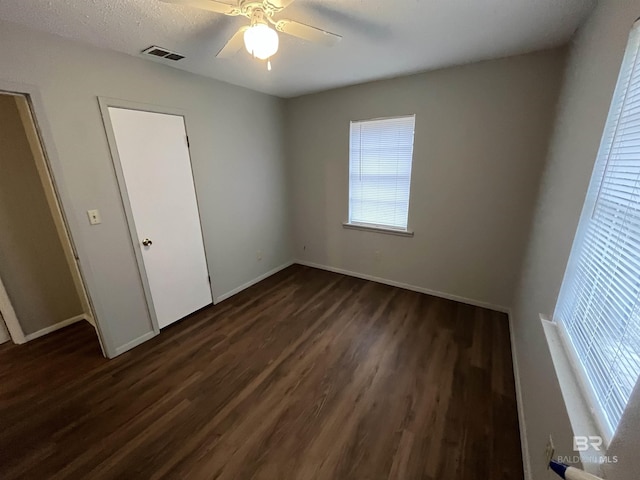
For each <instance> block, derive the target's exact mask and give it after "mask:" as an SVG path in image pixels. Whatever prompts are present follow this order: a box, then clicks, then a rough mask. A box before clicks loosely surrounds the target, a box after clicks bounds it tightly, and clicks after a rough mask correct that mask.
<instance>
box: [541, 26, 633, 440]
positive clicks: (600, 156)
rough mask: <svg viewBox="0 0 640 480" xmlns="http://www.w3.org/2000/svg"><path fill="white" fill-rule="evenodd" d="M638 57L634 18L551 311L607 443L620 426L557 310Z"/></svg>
mask: <svg viewBox="0 0 640 480" xmlns="http://www.w3.org/2000/svg"><path fill="white" fill-rule="evenodd" d="M639 58H640V24H639V23H638V22H636V23H635V24H634V25H633V27H632V29H631V31H630V34H629V38H628V41H627V45H626V47H625V53H624V58H623V60H622V62H621V66H620V71H619V74H618V78H617V81H616V86H615V90H614V93H613V96H612V98H611V102H610V106H609V112H608V115H607V119H606V122H605V124H604V126H603V129H602V134H601V139H600V144H599V148H598V153H597V157H596V159H595V162H594V166H593V169H592V173H591V178H590V181H589V185H588V189H587V193H586V196H585V200H584V202H583V207H582V212H581V215H580V220H579V223H578V227H577V229H576V233H575V236H574V239H573V242H572V246H571V253H570V255H569V259H568V262H567V265H566V269H565V272H564V276H563V279H562V284H561V288H560V292H559V294H558V297H557V301H556V305H555V308H554V313H553V323H554V324H555V325H556V326H557V330H558V337H559V341H560V343H561V346H562V349H563V350H564V352H565V355H566V356H567V360H568V362H569V364H570V368H571V371H572V373H573V376H574V377H575V381H576V382H577V385H578V389H579V390H580V393H581V394H582V396H583V400H584V401H585V403H586V408H587V409H588V413H589V415H590V417H591V418H592V420H593V422H594V424H595V427H596V428H597V430H598V433H599V434H600V436H602V437H603V440H604V442H605V444H606V445H609V443H610V442H611V439H612V438H613V436H614V434H615V431H616V429H617V427H618V426H619V423H618V424H617V425H613V424H612V423H610V422H611V419H610V418H609V415H608V413H607V412H606V409H605V407H603V405H602V404H601V403H600V402H601V399H600V398H599V395H598V393H597V392H596V389H595V387H594V386H593V383H592V382H593V381H592V379H591V378H590V377H591V375H592V374H590V373H589V371H588V369H587V367H586V366H585V361H583V359H582V358H581V355H580V352H579V350H578V347H577V345H576V343H575V342H576V341H577V340H574V339H573V337H572V335H571V334H570V333H569V331H568V329H567V326H566V324H565V320H563V319H562V315H561V314H560V313H559V311H560V310H562V308H561V304H562V302H563V301H564V298H565V297H564V296H565V295H570V292H571V290H572V289H573V288H574V286H575V282H576V277H575V272H576V269H577V267H578V263H579V262H580V259H581V258H582V253H583V242H584V240H585V233H586V232H587V230H588V229H589V228H590V227H591V218H592V216H593V215H594V212H595V209H596V207H597V205H598V200H599V198H600V192H601V190H602V188H603V187H602V185H603V183H605V181H606V178H607V177H606V175H607V169H608V164H609V162H610V161H611V149H612V148H613V145H615V139H616V135H617V132H616V129H617V125H618V123H619V121H620V116H621V114H622V111H624V110H623V109H624V106H625V99H626V96H627V95H628V93H629V89H630V88H631V81H632V79H633V78H634V76H636V70H637V68H638V67H640V60H639ZM629 70H630V71H629ZM627 73H628V75H629V81H628V82H625V81H624V79H625V78H627V77H626V74H627ZM611 131H613V136H610V135H611ZM639 204H640V202H639ZM638 277H639V278H640V274H638ZM591 291H592V292H595V291H597V290H595V289H593V290H591ZM607 295H609V294H607ZM631 321H632V320H631ZM554 362H555V360H554ZM594 375H595V374H594ZM599 378H604V379H606V378H607V377H606V376H605V375H599ZM635 382H636V385H637V384H638V382H640V376H638V377H637V378H636V380H635ZM561 386H562V385H561ZM628 401H629V399H627V404H626V405H625V408H624V409H623V415H624V410H625V409H626V407H627V406H628ZM618 420H620V419H618Z"/></svg>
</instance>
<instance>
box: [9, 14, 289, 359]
mask: <svg viewBox="0 0 640 480" xmlns="http://www.w3.org/2000/svg"><path fill="white" fill-rule="evenodd" d="M0 44H1V45H2V49H0V65H2V70H1V71H0V86H1V85H2V82H6V83H8V82H13V83H17V84H19V85H21V84H22V85H33V86H35V87H36V88H37V89H38V91H39V99H40V100H41V102H40V106H41V107H42V108H41V110H40V111H36V115H38V114H40V115H39V118H38V120H40V121H42V122H44V126H45V137H46V138H47V137H48V138H49V139H50V140H51V141H50V142H49V144H48V145H46V147H47V148H49V153H50V154H55V155H52V157H53V158H52V167H53V172H54V176H55V178H56V180H57V183H58V185H59V186H60V187H61V192H62V203H63V206H64V207H65V211H66V213H67V216H68V219H69V224H70V228H71V233H72V236H73V239H74V241H75V244H76V246H77V247H78V254H79V257H80V268H81V269H82V272H83V274H84V275H85V279H86V283H87V286H88V290H89V295H90V297H91V300H92V302H93V306H94V308H95V310H96V314H97V319H98V321H99V324H100V329H101V332H102V336H103V341H104V342H103V344H104V346H105V348H106V350H107V352H108V354H109V355H112V356H113V355H117V354H118V353H120V352H122V351H124V350H126V349H127V348H129V347H130V346H132V345H134V344H135V343H136V342H138V341H140V340H141V339H144V338H148V337H149V335H152V334H153V330H152V324H151V320H150V317H149V315H148V312H147V308H146V303H145V298H144V294H143V289H142V284H141V281H140V275H139V273H138V270H137V265H136V261H135V257H134V253H133V246H132V243H131V238H130V236H129V231H128V228H127V224H126V220H125V216H124V210H123V207H122V201H121V198H120V194H119V190H118V185H117V181H116V178H115V174H114V168H113V164H112V160H111V156H110V153H109V147H108V144H107V138H106V135H105V131H104V127H103V124H102V118H101V115H100V109H99V106H98V96H105V97H113V98H119V99H124V100H129V101H133V102H138V103H148V104H152V105H156V106H157V105H160V106H162V105H165V106H168V107H171V108H177V109H182V110H183V111H184V112H185V115H186V118H187V127H188V129H189V136H190V142H191V158H192V164H193V171H194V179H195V184H196V189H197V193H198V200H199V207H200V213H201V219H202V227H203V233H204V241H205V248H206V253H207V261H208V264H209V270H210V273H211V277H212V282H213V293H214V296H215V297H219V296H222V295H225V294H227V293H228V292H230V291H233V290H234V289H236V288H238V287H240V286H242V285H243V284H245V283H246V282H249V281H251V280H253V279H255V278H256V277H258V276H259V275H262V274H264V273H266V272H268V271H270V270H272V269H273V268H275V267H277V266H279V265H282V264H283V263H285V262H288V261H289V260H290V259H291V252H290V249H289V245H290V244H289V235H288V231H289V215H288V197H287V185H286V181H285V179H286V176H285V166H286V165H285V161H284V148H283V136H284V132H283V128H282V127H283V120H282V116H283V105H282V100H280V99H278V98H275V97H271V96H268V95H264V94H261V93H256V92H252V91H250V90H247V89H244V88H240V87H235V86H232V85H229V84H225V83H223V82H219V81H216V80H212V79H209V78H205V77H201V76H197V75H193V74H190V73H185V72H182V71H180V70H177V69H173V68H170V67H167V66H164V65H160V64H157V63H154V62H152V61H148V60H144V59H141V58H134V57H131V56H128V55H124V54H120V53H115V52H110V51H106V50H101V49H98V48H94V47H90V46H85V45H81V44H78V43H75V42H72V41H69V40H66V39H63V38H60V37H56V36H53V35H48V34H44V33H41V32H36V31H31V30H27V29H25V28H23V27H20V26H17V25H15V24H11V23H6V22H1V23H0ZM212 55H215V52H213V53H212ZM212 61H214V58H213V57H212ZM264 74H265V75H267V74H268V72H266V71H265V72H264ZM6 83H5V84H6ZM5 88H6V87H5ZM46 138H45V139H46ZM95 208H97V209H99V210H100V212H101V215H102V224H101V225H97V226H91V225H89V222H88V219H87V214H86V211H87V210H89V209H95ZM259 250H260V251H262V252H263V257H262V260H261V261H258V260H257V258H256V254H257V252H258V251H259Z"/></svg>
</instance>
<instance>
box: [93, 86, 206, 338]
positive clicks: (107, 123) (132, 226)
mask: <svg viewBox="0 0 640 480" xmlns="http://www.w3.org/2000/svg"><path fill="white" fill-rule="evenodd" d="M98 104H99V105H100V113H101V115H102V122H103V123H104V129H105V133H106V135H107V142H108V144H109V151H110V152H111V160H112V164H113V169H114V172H115V175H116V179H117V182H118V190H119V191H120V198H121V200H122V208H123V209H124V213H125V217H126V219H127V226H128V227H129V237H130V240H131V248H132V249H133V254H134V255H135V258H136V264H137V266H138V273H139V275H140V282H141V283H142V288H143V290H144V296H145V300H146V304H147V310H148V312H149V316H150V317H151V323H152V325H153V331H154V332H155V333H156V334H158V333H160V327H159V325H158V317H157V315H156V310H155V307H154V305H153V297H152V295H151V288H150V286H149V278H148V276H147V270H146V268H145V266H144V258H143V256H142V250H141V249H140V248H139V243H140V239H139V238H138V231H137V229H136V223H135V219H134V216H133V209H132V208H131V202H130V200H129V193H128V192H127V183H126V181H125V177H124V172H123V170H122V162H121V160H120V155H119V153H118V147H117V143H116V137H115V133H114V131H113V125H112V123H111V116H110V115H109V107H113V108H123V109H126V110H137V111H141V112H149V113H159V114H164V115H174V116H178V117H182V119H183V122H184V129H185V133H186V134H187V138H188V137H189V124H188V121H187V112H186V110H184V109H181V108H174V107H167V106H164V105H153V104H148V103H141V102H134V101H130V100H123V99H120V98H111V97H102V96H99V97H98ZM187 149H188V151H189V167H190V169H191V179H192V182H193V189H194V192H195V195H196V210H197V213H198V223H199V225H200V235H201V237H202V248H203V250H204V257H205V265H206V267H207V272H208V274H209V279H210V280H209V290H210V291H211V299H212V302H213V298H214V295H213V282H212V280H211V269H210V268H209V260H208V255H207V244H206V242H205V241H204V229H203V228H202V216H201V215H200V201H199V196H198V187H197V186H196V182H195V177H194V175H193V159H192V155H191V148H190V147H189V146H187Z"/></svg>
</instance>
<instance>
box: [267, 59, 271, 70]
mask: <svg viewBox="0 0 640 480" xmlns="http://www.w3.org/2000/svg"><path fill="white" fill-rule="evenodd" d="M267 70H269V71H271V59H270V58H268V59H267Z"/></svg>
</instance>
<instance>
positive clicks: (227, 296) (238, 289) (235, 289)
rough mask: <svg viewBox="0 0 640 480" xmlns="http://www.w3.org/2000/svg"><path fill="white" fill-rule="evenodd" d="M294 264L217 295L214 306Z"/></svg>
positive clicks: (285, 264) (276, 269)
mask: <svg viewBox="0 0 640 480" xmlns="http://www.w3.org/2000/svg"><path fill="white" fill-rule="evenodd" d="M294 263H296V262H294V261H293V260H291V261H289V262H286V263H283V264H282V265H280V266H279V267H276V268H274V269H272V270H269V271H268V272H266V273H263V274H262V275H260V276H258V277H256V278H254V279H253V280H250V281H248V282H247V283H244V284H242V285H240V286H239V287H237V288H234V289H233V290H231V291H229V292H227V293H223V294H222V295H219V296H217V297H215V298H214V299H213V303H214V305H217V304H218V303H220V302H222V301H223V300H226V299H227V298H229V297H232V296H234V295H235V294H236V293H240V292H241V291H243V290H245V289H247V288H249V287H251V286H253V285H255V284H256V283H258V282H261V281H262V280H264V279H265V278H268V277H270V276H271V275H275V274H276V273H278V272H279V271H280V270H284V269H285V268H287V267H290V266H291V265H293V264H294Z"/></svg>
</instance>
